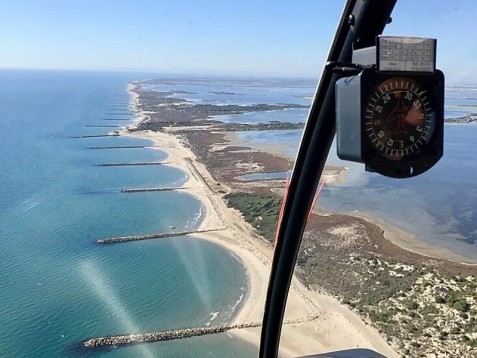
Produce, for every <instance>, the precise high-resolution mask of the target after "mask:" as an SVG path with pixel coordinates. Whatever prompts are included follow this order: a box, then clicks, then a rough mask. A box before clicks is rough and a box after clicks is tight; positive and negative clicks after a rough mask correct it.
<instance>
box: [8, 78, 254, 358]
mask: <svg viewBox="0 0 477 358" xmlns="http://www.w3.org/2000/svg"><path fill="white" fill-rule="evenodd" d="M155 76H157V74H156V75H155ZM151 77H154V75H152V74H139V73H126V72H124V73H113V72H86V71H84V72H79V71H78V72H75V71H47V70H44V71H33V70H31V71H30V70H1V71H0V125H1V129H0V149H1V153H2V154H1V156H0V161H1V170H0V267H1V268H0V322H1V324H0V356H1V357H103V356H104V357H207V356H212V357H225V356H227V357H229V356H230V357H253V356H256V351H257V348H256V347H253V346H251V345H249V344H247V343H245V342H242V341H239V340H238V339H236V338H234V337H233V336H231V335H229V334H217V335H213V336H207V337H199V338H190V339H185V340H178V341H170V342H165V343H154V344H147V345H136V346H131V347H126V348H116V347H114V348H111V349H105V350H94V351H92V350H88V349H85V348H83V347H82V345H81V342H82V341H84V340H85V339H89V338H93V337H99V336H106V335H115V334H129V333H139V332H150V331H160V330H170V329H176V328H186V327H199V326H207V325H220V324H224V323H227V322H230V320H231V319H232V317H233V315H234V313H235V312H236V311H237V310H238V309H239V308H240V307H241V302H242V301H243V298H244V296H245V295H246V291H247V280H246V274H245V272H244V269H243V266H242V265H241V263H240V261H239V260H238V259H237V258H236V257H234V256H233V255H232V254H230V253H229V252H228V251H225V250H224V249H222V248H221V247H219V246H218V245H215V244H212V243H209V242H206V241H203V240H199V239H195V238H194V237H193V236H187V237H176V238H168V239H160V240H150V241H138V242H128V243H121V244H113V245H104V244H103V245H101V244H98V243H96V240H98V239H100V238H108V237H117V236H125V235H139V234H148V233H158V232H167V231H171V228H174V230H177V231H180V230H193V229H194V228H196V227H197V226H198V225H199V223H200V221H201V218H202V215H203V207H202V205H201V203H200V202H199V201H198V200H197V199H196V198H194V197H192V196H190V195H187V194H185V193H181V192H170V191H169V192H150V193H123V192H121V190H122V189H126V188H144V187H171V186H177V185H181V183H183V182H185V181H186V180H187V176H186V174H185V173H184V172H182V171H180V170H177V169H175V168H171V167H167V166H165V165H164V166H129V167H127V166H125V167H103V166H98V164H104V163H122V162H153V161H162V160H164V159H165V158H166V153H165V152H163V151H161V150H160V148H154V147H151V146H152V142H151V141H148V140H144V139H137V138H128V137H83V138H78V137H82V136H101V135H105V134H106V133H107V132H109V131H111V130H117V129H118V128H115V127H104V128H103V127H97V126H105V125H107V126H125V125H128V124H131V123H132V121H133V120H134V119H135V114H134V113H132V112H131V111H130V110H129V109H128V105H129V102H130V95H129V94H128V92H127V83H128V82H129V81H132V80H141V79H145V78H151ZM91 126H94V127H91ZM121 146H143V148H128V149H91V148H94V147H121Z"/></svg>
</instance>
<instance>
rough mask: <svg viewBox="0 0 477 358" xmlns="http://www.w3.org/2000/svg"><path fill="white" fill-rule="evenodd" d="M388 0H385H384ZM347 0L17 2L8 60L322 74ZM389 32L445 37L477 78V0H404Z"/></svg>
mask: <svg viewBox="0 0 477 358" xmlns="http://www.w3.org/2000/svg"><path fill="white" fill-rule="evenodd" d="M383 1H385V0H383ZM344 3H345V1H344V0H342V1H341V0H297V1H292V0H287V1H282V0H277V1H272V0H266V1H265V0H264V1H260V0H240V1H229V0H222V1H213V0H206V1H201V0H179V1H178V0H148V1H141V0H138V1H132V0H130V1H125V0H77V1H65V0H51V1H46V0H44V1H41V0H15V1H2V3H1V4H0V44H1V45H0V46H1V51H0V68H5V67H6V68H74V69H137V70H157V71H161V72H166V71H173V72H201V73H202V72H233V73H237V72H238V73H249V74H269V75H288V76H294V75H307V76H312V77H317V76H318V75H319V74H320V73H321V69H322V67H323V62H324V60H325V58H326V55H327V52H328V49H329V46H330V43H331V39H332V36H333V34H334V31H335V29H336V25H337V22H338V19H339V17H340V14H341V10H342V8H343V6H344ZM393 20H394V21H393V22H392V23H391V24H390V25H389V26H388V28H387V29H386V31H385V33H386V34H389V35H414V36H422V37H436V38H437V39H438V45H437V46H438V52H437V60H438V67H439V68H441V69H442V70H443V71H444V72H445V73H446V76H447V82H448V83H452V84H461V83H462V84H477V60H476V59H477V45H476V44H477V2H476V1H475V0H451V1H445V0H439V1H438V0H398V3H397V6H396V8H395V11H394V13H393Z"/></svg>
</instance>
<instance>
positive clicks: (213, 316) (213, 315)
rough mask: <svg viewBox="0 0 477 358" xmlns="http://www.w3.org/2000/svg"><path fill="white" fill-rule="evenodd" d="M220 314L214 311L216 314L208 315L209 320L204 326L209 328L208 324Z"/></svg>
mask: <svg viewBox="0 0 477 358" xmlns="http://www.w3.org/2000/svg"><path fill="white" fill-rule="evenodd" d="M219 314H220V311H216V312H212V313H211V314H210V317H211V318H210V320H209V321H208V322H207V323H206V324H205V325H206V326H210V324H211V323H212V321H213V320H215V319H216V318H217V317H218V316H219Z"/></svg>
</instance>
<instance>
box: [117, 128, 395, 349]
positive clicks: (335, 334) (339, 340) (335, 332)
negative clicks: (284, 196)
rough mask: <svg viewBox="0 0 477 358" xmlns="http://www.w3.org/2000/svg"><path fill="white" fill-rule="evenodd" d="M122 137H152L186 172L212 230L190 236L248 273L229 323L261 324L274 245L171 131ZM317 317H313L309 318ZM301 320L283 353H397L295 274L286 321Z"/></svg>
mask: <svg viewBox="0 0 477 358" xmlns="http://www.w3.org/2000/svg"><path fill="white" fill-rule="evenodd" d="M124 135H129V136H135V137H139V138H145V139H150V140H153V141H154V145H155V146H156V147H157V148H158V149H160V150H163V151H165V152H167V153H168V158H167V159H166V160H167V162H168V165H170V166H173V167H176V168H179V169H181V170H183V171H184V172H186V173H187V175H188V180H187V182H186V183H185V184H184V187H185V188H187V189H185V190H184V191H185V192H187V193H189V194H190V195H193V196H195V197H197V198H198V199H199V200H201V202H202V203H203V205H204V209H205V214H204V217H203V220H202V222H201V224H200V227H199V230H214V229H217V231H214V232H210V233H200V234H196V235H194V236H195V237H197V238H200V239H203V240H208V241H210V242H213V243H215V244H218V245H221V246H222V247H224V248H225V249H227V250H229V251H231V252H232V253H233V254H234V255H235V256H236V257H238V258H239V259H240V261H241V262H242V264H243V266H244V269H245V270H246V273H247V277H248V288H249V290H248V292H247V296H246V298H245V302H244V303H243V305H242V309H241V310H240V312H238V314H237V315H236V316H235V318H234V321H233V322H232V323H233V324H236V323H247V322H259V321H261V320H262V318H263V309H264V303H265V296H266V292H267V285H268V277H269V272H270V267H271V259H272V255H273V252H272V248H271V247H270V246H269V245H267V243H265V242H264V241H263V239H261V238H259V237H257V236H256V235H255V234H254V232H253V229H252V227H251V226H250V225H249V224H247V223H246V222H245V221H244V220H243V219H242V217H241V214H240V213H239V212H238V211H236V210H234V209H230V208H228V207H227V206H226V205H225V203H224V201H223V200H222V198H221V196H222V194H219V193H217V192H215V191H214V190H213V188H217V187H219V188H220V189H221V190H222V191H223V190H227V188H224V185H223V184H221V185H218V183H217V182H216V181H214V180H213V178H212V177H211V176H210V174H209V173H208V172H207V170H206V169H205V167H204V166H203V165H201V164H200V163H198V162H196V161H195V156H194V154H193V153H192V152H191V151H190V149H189V148H186V147H185V146H184V143H183V142H182V141H181V139H180V138H178V137H177V136H175V135H172V134H168V133H163V132H150V131H141V132H135V133H134V134H130V133H124ZM315 315H318V318H317V319H316V320H309V319H308V318H309V317H310V316H315ZM296 319H302V320H303V322H302V323H298V324H293V325H285V326H284V328H283V333H282V339H281V353H282V354H283V355H284V356H297V355H304V354H311V353H319V352H328V351H334V350H342V349H346V348H358V347H359V348H369V349H373V350H376V351H378V352H380V353H381V354H384V355H385V356H387V357H397V356H398V355H397V354H396V353H395V352H394V351H393V350H392V348H391V347H390V346H389V345H388V344H387V343H386V341H385V340H384V339H383V338H382V337H381V336H380V335H379V334H378V332H377V331H376V330H375V329H374V328H372V327H370V326H369V325H366V324H364V323H363V322H362V320H361V319H360V318H359V317H358V316H357V315H356V314H355V313H353V312H352V311H351V310H349V309H348V308H347V307H345V306H343V305H341V304H340V303H339V302H338V301H337V300H335V299H334V298H332V297H329V296H325V295H322V294H318V293H316V292H313V291H310V290H308V289H307V288H305V287H304V286H303V285H302V284H301V283H300V282H299V281H298V280H297V279H296V278H295V279H294V281H293V286H292V289H291V294H290V296H289V298H288V303H287V311H286V314H285V320H296ZM231 333H233V334H236V335H237V336H238V337H240V338H241V339H244V340H247V341H249V342H252V343H254V344H257V345H258V343H259V339H260V329H259V328H251V329H245V330H237V331H232V332H231Z"/></svg>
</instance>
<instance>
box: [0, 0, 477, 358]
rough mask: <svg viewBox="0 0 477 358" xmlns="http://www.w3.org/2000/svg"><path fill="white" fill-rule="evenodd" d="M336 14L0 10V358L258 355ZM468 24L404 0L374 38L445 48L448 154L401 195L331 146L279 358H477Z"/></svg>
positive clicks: (271, 6) (242, 6)
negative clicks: (283, 226) (279, 230)
mask: <svg viewBox="0 0 477 358" xmlns="http://www.w3.org/2000/svg"><path fill="white" fill-rule="evenodd" d="M343 5H344V2H337V1H328V2H324V1H321V2H313V1H305V2H300V3H291V2H278V3H277V2H266V3H260V4H258V3H257V2H252V1H242V2H238V3H230V2H211V1H200V2H198V1H183V2H176V1H161V2H157V3H156V2H147V1H145V2H137V3H132V2H116V1H106V2H101V3H99V2H91V1H86V2H78V3H68V4H66V3H63V2H59V1H48V2H42V3H38V2H35V1H17V2H12V3H9V4H3V5H1V7H0V8H1V11H0V37H1V39H2V44H3V45H2V48H3V50H2V56H0V123H1V125H2V130H1V131H0V148H1V150H2V153H3V154H2V156H1V168H2V171H1V172H0V183H1V184H2V185H1V188H0V237H1V241H0V265H1V271H0V312H1V313H0V317H1V320H2V328H1V329H0V352H1V355H2V356H5V357H37V356H38V357H63V356H64V357H83V356H85V357H96V356H108V357H136V356H141V357H158V356H168V357H203V356H212V357H254V356H257V352H258V346H259V341H260V331H261V321H262V318H263V313H264V307H265V296H266V293H267V285H268V280H269V274H270V267H271V262H272V259H273V249H274V245H275V235H276V227H277V220H278V216H279V211H280V207H281V205H282V202H283V197H284V196H285V193H286V190H287V186H288V184H289V180H290V176H291V172H292V170H293V165H294V160H295V157H296V155H297V151H298V147H299V143H300V138H301V136H302V133H303V128H304V126H305V122H306V120H307V116H308V111H309V107H310V105H311V102H312V99H313V95H314V92H315V88H316V86H317V83H318V80H319V76H320V74H321V70H322V68H323V65H324V63H325V59H326V56H327V51H328V49H329V47H330V44H331V41H332V38H333V36H334V32H335V29H336V27H337V23H338V21H339V19H340V15H341V11H342V8H343ZM425 11H429V16H428V17H426V18H424V19H423V17H422V14H423V13H424V12H425ZM476 12H477V7H476V6H475V5H474V4H473V2H470V1H469V2H465V1H461V2H452V3H450V2H439V3H438V4H436V3H435V2H432V1H421V2H418V3H416V2H413V1H407V0H400V1H398V4H397V5H396V8H395V11H394V13H393V22H392V23H391V24H389V25H388V27H387V28H386V30H385V32H384V33H385V34H388V35H403V36H404V35H409V36H420V37H432V38H437V68H439V69H441V70H442V71H443V72H444V74H445V75H446V92H445V119H446V125H445V148H444V150H445V152H444V157H443V159H442V160H441V161H440V162H439V163H438V164H437V165H436V166H435V167H434V168H432V169H431V170H429V171H428V172H427V173H425V174H423V175H422V176H418V177H416V178H413V179H407V180H395V179H389V178H385V177H383V176H379V175H378V174H376V173H369V172H366V171H365V170H364V165H363V164H360V163H353V162H349V161H346V162H345V161H342V160H340V159H339V158H338V157H337V155H336V145H335V144H333V145H332V148H331V151H330V154H329V158H328V162H327V165H326V167H325V170H324V173H323V176H322V178H321V181H320V184H319V186H318V190H317V195H316V200H315V204H314V207H313V210H312V213H311V214H310V217H309V221H308V226H307V228H306V230H305V233H304V236H303V241H302V246H301V249H300V252H299V254H298V258H297V268H296V270H295V277H294V279H293V283H292V287H291V289H290V293H289V297H288V305H287V311H286V314H285V319H284V324H283V330H282V337H281V346H280V354H281V355H282V356H300V355H306V354H317V353H326V352H333V351H340V350H346V349H350V350H352V349H369V350H372V351H376V352H379V353H381V354H383V355H385V356H390V357H394V356H399V355H404V356H418V355H419V354H436V355H437V356H439V355H445V356H452V355H455V356H456V357H457V356H459V357H462V356H472V355H476V354H477V353H476V352H477V351H476V350H475V349H477V348H475V347H477V331H476V329H477V326H476V325H475V324H474V316H475V313H476V309H477V307H476V306H475V300H476V299H477V297H476V294H475V292H476V291H475V289H476V281H475V280H476V271H475V270H476V269H475V266H473V265H472V264H473V263H475V262H476V261H477V249H476V247H475V243H476V239H477V236H476V232H477V231H476V214H475V213H476V211H475V209H476V204H475V203H476V202H477V197H476V195H477V194H476V190H475V185H474V180H473V178H474V177H475V175H474V174H476V173H474V171H475V170H476V169H475V168H476V167H477V166H476V165H475V160H474V158H473V153H474V152H475V150H474V149H475V141H474V140H473V138H475V136H476V135H477V133H474V132H475V131H476V129H477V127H475V128H474V123H473V122H474V121H475V119H476V118H477V87H476V86H477V77H476V76H475V73H477V71H476V68H475V61H473V58H475V56H476V55H477V54H476V53H475V52H476V50H475V46H474V45H473V43H474V40H475V39H474V35H475V31H473V30H472V24H473V19H474V18H475V15H477V14H476ZM461 262H465V263H466V264H465V265H464V264H461ZM456 352H457V353H456Z"/></svg>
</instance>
